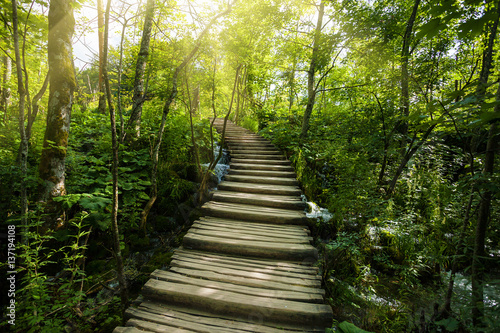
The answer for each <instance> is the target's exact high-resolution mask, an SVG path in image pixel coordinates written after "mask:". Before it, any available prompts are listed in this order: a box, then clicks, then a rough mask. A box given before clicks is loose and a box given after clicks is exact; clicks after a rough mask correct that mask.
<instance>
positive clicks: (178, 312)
mask: <svg viewBox="0 0 500 333" xmlns="http://www.w3.org/2000/svg"><path fill="white" fill-rule="evenodd" d="M139 309H141V310H144V311H148V312H151V313H156V314H160V315H166V316H175V317H177V318H179V319H183V320H186V321H190V322H195V323H200V324H207V325H212V326H215V327H218V326H219V327H227V328H234V329H238V330H240V331H241V332H261V333H285V332H304V330H303V329H301V328H300V327H297V326H295V327H287V325H284V326H285V327H286V329H283V328H275V327H271V326H272V325H271V326H266V325H262V324H260V323H256V322H254V321H253V320H252V319H253V318H250V317H249V318H245V319H248V320H247V321H242V320H239V319H237V318H235V317H230V316H225V315H221V314H218V315H217V316H216V317H215V316H213V315H211V314H209V313H207V312H205V311H200V310H197V309H193V308H189V309H188V308H184V307H179V306H176V305H173V304H168V305H166V304H163V303H159V302H151V301H146V302H143V303H142V304H141V306H140V307H139ZM308 331H309V330H308ZM323 332H324V330H323Z"/></svg>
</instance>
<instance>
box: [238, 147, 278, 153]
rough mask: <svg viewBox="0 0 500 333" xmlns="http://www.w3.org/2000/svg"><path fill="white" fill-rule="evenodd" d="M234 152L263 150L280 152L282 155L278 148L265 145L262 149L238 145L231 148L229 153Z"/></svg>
mask: <svg viewBox="0 0 500 333" xmlns="http://www.w3.org/2000/svg"><path fill="white" fill-rule="evenodd" d="M233 150H243V151H247V150H249V151H252V150H262V151H274V152H278V153H280V154H281V152H280V151H279V150H278V148H276V147H272V146H266V145H263V146H260V147H250V146H246V145H238V146H235V147H233V146H230V147H229V151H233Z"/></svg>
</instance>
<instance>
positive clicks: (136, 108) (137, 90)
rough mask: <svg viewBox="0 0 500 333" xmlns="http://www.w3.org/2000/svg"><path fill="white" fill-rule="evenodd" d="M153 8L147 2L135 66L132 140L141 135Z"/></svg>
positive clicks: (129, 125) (151, 1)
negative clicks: (145, 74) (145, 75)
mask: <svg viewBox="0 0 500 333" xmlns="http://www.w3.org/2000/svg"><path fill="white" fill-rule="evenodd" d="M154 6H155V2H154V0H148V1H147V3H146V16H145V17H144V28H143V31H142V39H141V47H140V48H139V54H138V55H137V64H136V66H135V79H134V94H133V96H132V100H133V106H132V112H131V114H130V118H129V121H128V124H127V125H128V128H129V130H130V135H131V137H132V138H138V137H139V136H140V134H141V117H142V104H143V103H144V97H145V96H144V73H145V72H146V63H147V61H148V57H149V44H150V41H151V29H152V27H153V16H154Z"/></svg>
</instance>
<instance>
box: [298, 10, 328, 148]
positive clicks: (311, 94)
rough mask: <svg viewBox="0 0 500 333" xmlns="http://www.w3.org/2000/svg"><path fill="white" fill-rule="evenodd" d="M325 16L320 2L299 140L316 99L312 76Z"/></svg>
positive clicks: (305, 134) (304, 131) (315, 66)
mask: <svg viewBox="0 0 500 333" xmlns="http://www.w3.org/2000/svg"><path fill="white" fill-rule="evenodd" d="M324 14H325V3H324V2H323V1H321V3H320V5H319V12H318V21H317V23H316V29H315V30H314V42H313V49H312V56H311V63H310V64H309V69H308V70H307V104H306V109H305V111H304V118H303V119H302V131H301V133H300V138H301V139H304V138H305V137H306V136H307V131H308V130H309V119H310V118H311V114H312V111H313V108H314V101H315V99H316V87H315V84H314V76H315V75H316V70H317V68H318V61H319V52H320V49H319V47H320V42H321V29H322V28H323V16H324Z"/></svg>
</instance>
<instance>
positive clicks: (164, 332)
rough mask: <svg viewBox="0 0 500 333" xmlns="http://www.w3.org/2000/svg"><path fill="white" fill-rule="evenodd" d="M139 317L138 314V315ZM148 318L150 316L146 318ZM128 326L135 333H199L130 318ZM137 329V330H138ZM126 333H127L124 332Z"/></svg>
mask: <svg viewBox="0 0 500 333" xmlns="http://www.w3.org/2000/svg"><path fill="white" fill-rule="evenodd" d="M138 315H139V313H138ZM147 317H150V316H147ZM127 325H128V326H132V327H130V328H133V329H136V330H137V331H134V332H137V333H139V332H140V333H144V332H155V333H194V332H199V331H191V330H186V329H183V328H180V327H172V326H166V325H161V324H157V323H155V322H149V321H144V320H139V319H135V318H131V319H129V320H128V321H127ZM138 328H139V329H138ZM126 333H127V332H126Z"/></svg>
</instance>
